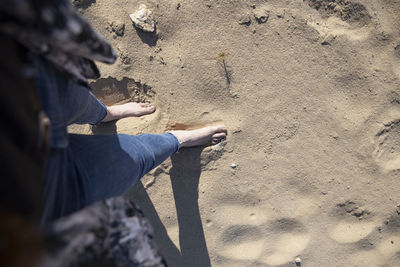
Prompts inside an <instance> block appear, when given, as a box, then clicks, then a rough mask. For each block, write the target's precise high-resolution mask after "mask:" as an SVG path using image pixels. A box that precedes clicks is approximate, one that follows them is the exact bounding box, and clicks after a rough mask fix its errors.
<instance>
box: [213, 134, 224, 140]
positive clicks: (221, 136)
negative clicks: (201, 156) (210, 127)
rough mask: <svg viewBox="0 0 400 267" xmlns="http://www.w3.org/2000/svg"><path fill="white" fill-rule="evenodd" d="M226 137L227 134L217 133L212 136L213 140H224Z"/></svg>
mask: <svg viewBox="0 0 400 267" xmlns="http://www.w3.org/2000/svg"><path fill="white" fill-rule="evenodd" d="M225 137H226V133H216V134H214V135H213V136H212V138H213V139H222V138H225Z"/></svg>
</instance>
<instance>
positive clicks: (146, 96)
mask: <svg viewBox="0 0 400 267" xmlns="http://www.w3.org/2000/svg"><path fill="white" fill-rule="evenodd" d="M90 87H91V88H92V89H93V93H94V94H95V95H96V96H97V98H99V99H100V100H101V101H103V102H104V104H106V105H113V104H117V103H118V104H122V103H126V102H150V101H151V100H153V98H154V96H155V92H154V91H153V89H152V88H151V87H150V86H148V85H147V84H144V83H141V82H137V81H135V80H134V79H131V78H128V77H124V78H123V79H122V80H118V79H116V78H114V77H107V78H100V79H97V80H96V81H95V82H92V83H90Z"/></svg>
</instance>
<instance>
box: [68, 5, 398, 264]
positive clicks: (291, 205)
mask: <svg viewBox="0 0 400 267" xmlns="http://www.w3.org/2000/svg"><path fill="white" fill-rule="evenodd" d="M73 2H75V5H77V6H78V8H79V11H80V12H81V13H82V14H83V16H84V17H86V18H87V20H88V21H89V22H90V23H91V24H92V25H93V27H94V28H95V29H96V30H97V31H98V32H99V33H101V34H102V35H103V36H104V37H105V38H106V39H107V40H108V41H109V42H110V43H111V44H112V45H113V47H114V49H115V50H116V52H117V53H118V55H119V59H118V61H117V62H116V63H115V64H114V65H105V64H99V65H98V66H99V68H100V70H101V73H102V78H100V79H99V80H97V81H92V82H91V86H92V87H93V92H94V93H95V94H96V95H97V96H98V97H99V98H100V99H102V100H103V101H104V102H105V103H106V104H109V105H111V104H115V103H123V102H128V101H148V102H151V103H153V104H154V105H156V107H157V110H156V112H155V113H154V114H151V115H149V116H144V117H141V118H127V119H122V120H120V121H118V122H111V123H105V124H103V125H100V126H97V127H93V128H90V127H89V126H73V127H71V131H72V132H79V133H85V134H101V133H115V132H118V133H126V134H141V133H163V132H165V131H167V130H171V129H186V128H197V127H200V126H202V125H207V124H215V123H224V124H225V125H226V126H227V128H228V137H227V139H226V140H225V141H223V142H222V143H220V144H218V145H214V146H210V147H206V148H190V149H182V150H181V151H180V152H178V153H177V154H175V155H174V156H172V157H171V159H168V160H167V161H165V162H164V163H163V164H162V165H161V166H159V167H158V168H156V169H155V170H153V171H152V172H151V173H149V174H148V175H146V176H145V177H144V178H143V179H142V181H141V183H139V184H137V185H136V186H135V187H134V188H132V189H131V190H130V191H129V193H128V194H127V196H128V197H129V198H132V199H133V200H134V201H135V202H136V203H137V204H138V205H139V206H140V207H141V208H142V209H143V211H144V213H145V215H146V216H147V217H148V218H149V219H150V221H151V222H152V224H153V226H154V228H155V239H156V240H157V242H158V244H159V248H160V250H161V252H162V253H163V255H164V256H165V258H166V260H167V262H168V263H169V265H170V266H174V267H175V266H177V267H195V266H199V267H207V266H216V267H220V266H221V267H222V266H223V267H225V266H226V267H228V266H229V267H232V266H296V263H295V259H296V258H298V260H301V263H300V264H299V263H297V265H301V266H360V267H361V266H362V267H366V266H390V267H391V266H400V182H399V181H400V1H399V0H383V1H372V0H359V1H354V2H353V1H347V0H330V1H328V0H304V1H303V0H291V1H289V0H287V1H282V0H268V1H265V0H264V1H261V0H254V1H249V0H240V1H234V0H200V1H196V0H169V1H160V0H158V1H157V0H146V1H136V0H130V1H127V0H119V1H116V0H82V1H78V0H75V1H73ZM140 4H145V5H146V6H147V7H148V8H149V9H150V10H152V11H153V16H154V21H155V23H156V30H155V32H154V33H146V32H143V31H141V30H138V29H136V27H135V26H134V24H133V23H132V21H131V19H130V17H129V14H131V13H133V12H135V11H136V10H137V9H138V7H139V5H140Z"/></svg>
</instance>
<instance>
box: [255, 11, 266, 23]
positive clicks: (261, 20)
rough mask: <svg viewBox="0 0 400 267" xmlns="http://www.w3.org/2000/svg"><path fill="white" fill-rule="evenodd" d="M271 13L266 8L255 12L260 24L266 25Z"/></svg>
mask: <svg viewBox="0 0 400 267" xmlns="http://www.w3.org/2000/svg"><path fill="white" fill-rule="evenodd" d="M269 14H270V11H269V10H266V9H264V8H258V9H255V10H254V17H255V19H256V21H257V22H258V24H262V23H266V22H267V21H268V18H269Z"/></svg>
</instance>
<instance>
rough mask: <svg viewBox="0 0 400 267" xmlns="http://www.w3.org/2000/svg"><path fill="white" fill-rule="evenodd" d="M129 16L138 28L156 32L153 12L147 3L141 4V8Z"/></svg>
mask: <svg viewBox="0 0 400 267" xmlns="http://www.w3.org/2000/svg"><path fill="white" fill-rule="evenodd" d="M129 17H130V18H131V20H132V21H133V23H134V24H135V26H136V27H137V28H139V29H141V30H143V31H145V32H154V30H155V24H154V19H153V12H152V11H151V10H150V9H148V8H147V7H146V5H143V4H142V5H140V6H139V9H138V10H137V11H136V12H135V13H132V14H130V15H129Z"/></svg>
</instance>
